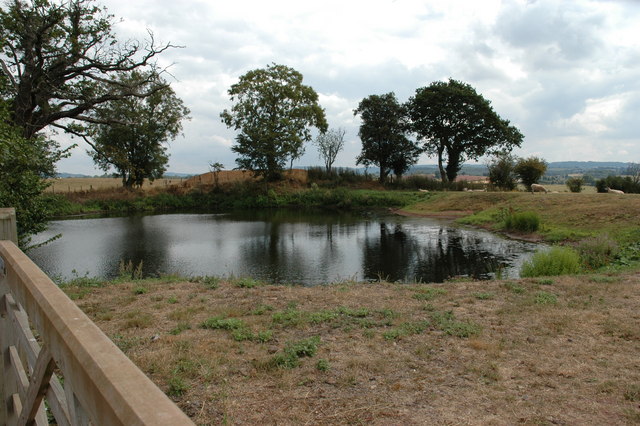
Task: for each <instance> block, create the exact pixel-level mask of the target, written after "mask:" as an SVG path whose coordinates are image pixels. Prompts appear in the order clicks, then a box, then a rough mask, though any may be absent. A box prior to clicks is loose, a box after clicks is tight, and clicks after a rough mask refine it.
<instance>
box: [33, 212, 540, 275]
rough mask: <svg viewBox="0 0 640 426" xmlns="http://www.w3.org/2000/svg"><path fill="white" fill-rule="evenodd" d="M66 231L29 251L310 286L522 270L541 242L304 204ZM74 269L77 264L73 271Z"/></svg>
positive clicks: (49, 263)
mask: <svg viewBox="0 0 640 426" xmlns="http://www.w3.org/2000/svg"><path fill="white" fill-rule="evenodd" d="M56 233H62V234H63V237H62V238H61V239H60V240H57V241H55V242H53V243H52V244H49V245H47V246H44V247H42V248H39V249H35V250H33V251H32V252H31V253H29V255H30V256H31V257H32V258H33V259H34V261H35V262H36V263H37V264H38V265H39V266H40V267H41V268H42V269H43V270H44V271H45V272H47V273H48V274H50V275H52V276H60V277H61V278H67V279H68V278H72V277H73V276H74V274H80V275H83V274H85V273H88V274H89V275H92V276H93V275H96V276H103V277H109V278H110V277H114V276H116V275H117V273H118V265H119V263H120V262H121V261H125V262H128V261H131V262H132V263H134V264H138V263H139V262H142V264H143V272H144V273H145V274H146V275H155V274H158V273H177V274H182V275H186V276H191V275H218V276H230V275H234V276H251V277H255V278H258V279H263V280H268V281H271V282H289V283H300V284H305V285H313V284H319V283H327V282H334V281H339V280H344V279H357V280H377V279H379V278H384V279H388V280H392V281H423V282H441V281H443V280H444V279H446V278H449V277H453V276H459V275H465V276H471V277H475V278H490V277H491V276H493V274H494V273H495V271H496V270H501V271H502V274H503V276H510V277H514V276H517V271H518V270H519V266H520V264H521V263H522V261H523V259H525V258H526V257H528V256H529V255H530V253H531V252H532V251H533V250H534V249H535V245H533V244H528V243H522V242H517V241H511V240H505V239H502V238H500V237H498V236H495V235H492V234H489V233H487V232H484V231H477V230H469V229H462V228H457V227H453V226H451V224H450V223H448V222H444V221H438V220H431V219H424V218H406V217H397V216H386V217H380V218H371V217H370V218H363V217H358V216H355V215H353V214H338V213H327V212H321V213H318V212H314V213H310V212H304V211H295V212H291V211H281V210H278V211H259V212H244V213H241V214H224V215H215V214H173V215H152V216H132V217H119V218H102V219H74V220H64V221H56V222H53V223H52V226H51V229H50V230H49V231H48V232H46V233H43V234H42V235H40V236H39V238H40V239H42V240H44V239H46V238H48V237H49V236H50V235H54V234H56ZM74 270H75V271H76V272H73V271H74Z"/></svg>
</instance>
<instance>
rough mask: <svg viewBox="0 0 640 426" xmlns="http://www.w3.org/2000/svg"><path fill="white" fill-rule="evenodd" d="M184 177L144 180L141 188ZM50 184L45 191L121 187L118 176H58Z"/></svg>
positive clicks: (169, 183) (178, 182)
mask: <svg viewBox="0 0 640 426" xmlns="http://www.w3.org/2000/svg"><path fill="white" fill-rule="evenodd" d="M186 180H187V179H186V178H172V179H156V180H154V181H153V182H151V181H149V179H145V180H144V184H143V185H142V189H145V190H149V189H155V188H164V187H168V186H175V185H181V184H182V183H183V182H185V181H186ZM49 181H50V182H51V186H49V187H48V188H47V189H46V191H47V192H54V193H57V194H61V193H69V192H85V191H101V190H106V189H118V188H121V187H122V179H120V178H95V177H91V178H58V179H49Z"/></svg>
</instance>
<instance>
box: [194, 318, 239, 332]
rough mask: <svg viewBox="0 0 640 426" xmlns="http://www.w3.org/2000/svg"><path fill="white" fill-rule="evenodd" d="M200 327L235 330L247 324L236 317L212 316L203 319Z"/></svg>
mask: <svg viewBox="0 0 640 426" xmlns="http://www.w3.org/2000/svg"><path fill="white" fill-rule="evenodd" d="M200 327H202V328H208V329H213V330H216V329H219V330H237V329H240V328H247V324H246V323H245V322H244V321H242V320H241V319H238V318H222V317H212V318H209V319H206V320H205V321H203V322H202V324H200Z"/></svg>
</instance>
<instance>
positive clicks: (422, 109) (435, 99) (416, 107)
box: [407, 79, 523, 183]
mask: <svg viewBox="0 0 640 426" xmlns="http://www.w3.org/2000/svg"><path fill="white" fill-rule="evenodd" d="M407 105H408V109H409V115H410V117H411V120H412V123H413V125H412V129H413V131H414V132H415V133H417V135H418V136H419V137H420V138H421V139H422V140H423V142H424V149H425V151H426V152H427V153H428V154H430V155H435V156H437V158H438V167H439V169H440V176H441V178H442V181H443V182H445V183H446V182H452V181H454V180H455V178H456V176H457V175H458V172H459V171H460V168H461V167H462V164H463V163H464V162H465V161H466V160H477V159H479V158H480V157H482V156H484V155H486V154H493V153H497V152H510V151H511V149H513V148H514V147H519V146H520V145H521V143H522V140H523V135H522V133H520V131H519V130H518V129H517V128H516V127H514V126H512V125H510V124H509V121H508V120H503V119H502V118H500V116H499V115H498V114H497V113H496V112H495V111H494V110H493V108H492V107H491V104H490V102H489V101H488V100H486V99H485V98H484V97H482V95H480V94H479V93H477V92H476V91H475V89H474V88H473V87H471V86H470V85H468V84H466V83H462V82H460V81H456V80H453V79H450V80H449V81H448V82H442V81H436V82H433V83H431V85H429V86H428V87H422V88H420V89H417V90H416V94H415V96H413V97H411V98H410V99H409V102H408V103H407ZM445 163H446V166H445Z"/></svg>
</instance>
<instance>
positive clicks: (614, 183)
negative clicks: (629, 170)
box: [596, 175, 640, 194]
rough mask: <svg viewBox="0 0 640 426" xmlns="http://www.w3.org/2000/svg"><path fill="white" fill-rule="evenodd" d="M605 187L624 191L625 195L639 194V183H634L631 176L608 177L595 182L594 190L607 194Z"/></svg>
mask: <svg viewBox="0 0 640 426" xmlns="http://www.w3.org/2000/svg"><path fill="white" fill-rule="evenodd" d="M607 187H608V188H611V189H618V190H620V191H624V192H625V193H626V194H638V193H640V183H636V182H634V178H632V177H631V176H613V175H609V176H607V177H606V178H604V179H598V180H597V181H596V189H597V190H598V192H607Z"/></svg>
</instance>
